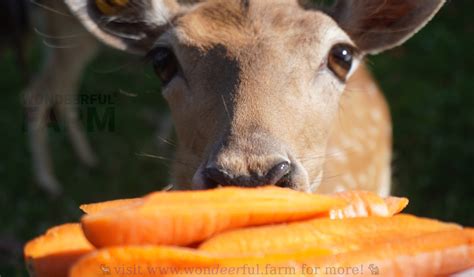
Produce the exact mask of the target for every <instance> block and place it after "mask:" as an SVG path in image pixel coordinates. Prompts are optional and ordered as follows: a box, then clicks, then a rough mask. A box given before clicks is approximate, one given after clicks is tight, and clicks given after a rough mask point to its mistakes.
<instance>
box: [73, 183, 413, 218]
mask: <svg viewBox="0 0 474 277" xmlns="http://www.w3.org/2000/svg"><path fill="white" fill-rule="evenodd" d="M266 191H267V195H266V196H267V197H278V194H279V193H280V190H279V188H277V187H273V190H272V187H270V186H269V187H267V188H266ZM246 192H247V191H245V190H244V191H242V192H241V193H246ZM334 196H335V197H337V198H340V199H342V200H345V201H347V206H345V207H344V208H342V207H341V208H336V209H333V210H331V212H330V216H331V217H332V218H349V217H362V216H371V215H377V216H392V215H394V214H397V213H399V212H401V211H402V210H403V209H404V208H405V207H406V206H407V205H408V199H406V198H399V197H388V198H386V199H383V198H381V197H379V196H377V195H376V194H374V193H372V192H366V191H348V192H342V193H337V194H334ZM226 197H229V195H228V192H227V191H226V190H225V189H221V190H219V191H212V190H208V191H202V192H200V193H199V194H197V193H195V192H193V191H179V192H176V191H171V192H154V193H151V194H149V195H147V196H145V197H143V198H131V199H121V200H114V201H106V202H100V203H94V204H85V205H81V206H80V208H81V210H82V211H84V212H85V213H87V214H91V213H98V212H100V211H103V210H105V209H116V208H123V207H126V206H129V205H139V203H140V201H143V200H144V199H146V201H152V202H161V203H165V202H166V203H169V202H172V203H177V202H185V203H186V204H189V202H190V201H193V202H196V201H197V202H201V201H223V200H225V199H226Z"/></svg>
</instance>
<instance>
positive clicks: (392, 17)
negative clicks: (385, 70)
mask: <svg viewBox="0 0 474 277" xmlns="http://www.w3.org/2000/svg"><path fill="white" fill-rule="evenodd" d="M444 3H445V0H338V1H336V3H335V4H334V6H333V8H332V11H331V12H330V13H331V14H332V16H333V17H334V18H335V20H336V21H337V22H338V23H339V25H340V26H341V27H342V28H343V29H344V30H345V31H346V32H347V33H348V34H349V35H350V36H351V38H352V39H353V40H354V41H355V42H356V44H357V46H358V47H359V48H360V49H361V50H362V51H364V52H365V53H368V54H377V53H380V52H382V51H384V50H387V49H390V48H393V47H395V46H398V45H400V44H402V43H404V42H405V41H406V40H408V39H409V38H410V37H412V36H413V35H414V34H415V33H417V32H418V31H419V30H420V29H421V28H423V27H424V26H425V24H426V23H428V21H430V20H431V18H433V16H434V15H435V14H436V13H437V12H438V11H439V9H440V8H441V7H442V6H443V4H444Z"/></svg>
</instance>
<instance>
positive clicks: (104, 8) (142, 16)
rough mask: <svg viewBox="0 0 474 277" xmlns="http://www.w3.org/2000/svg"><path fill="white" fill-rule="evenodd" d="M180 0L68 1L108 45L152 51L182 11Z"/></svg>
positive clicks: (70, 6)
mask: <svg viewBox="0 0 474 277" xmlns="http://www.w3.org/2000/svg"><path fill="white" fill-rule="evenodd" d="M176 1H177V0H65V2H66V4H67V5H68V6H69V8H70V10H71V11H72V13H73V14H74V15H76V16H77V17H78V18H79V20H80V21H81V22H82V23H83V25H84V26H85V27H86V28H87V29H88V30H89V31H90V32H91V33H93V34H94V35H95V36H96V37H98V38H99V39H100V40H102V41H103V42H104V43H105V44H108V45H109V46H112V47H114V48H118V49H120V50H124V51H127V52H132V53H136V54H143V53H146V52H148V51H149V50H150V48H151V47H152V46H153V44H154V41H155V40H156V39H157V37H158V36H159V35H160V34H161V33H163V32H164V31H165V30H166V29H167V28H168V27H169V21H170V20H172V18H173V17H174V16H176V14H177V13H178V12H179V11H180V8H181V7H180V5H179V4H178V2H176Z"/></svg>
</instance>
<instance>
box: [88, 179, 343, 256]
mask: <svg viewBox="0 0 474 277" xmlns="http://www.w3.org/2000/svg"><path fill="white" fill-rule="evenodd" d="M342 205H344V201H342V200H340V199H335V198H334V197H331V196H323V195H316V194H308V193H303V192H297V191H294V190H291V189H284V188H277V187H262V188H256V189H255V188H253V189H246V188H233V187H228V188H220V189H215V190H212V191H192V192H172V193H169V192H160V193H155V194H152V195H149V196H147V197H145V198H143V201H140V202H139V203H135V204H134V205H131V206H126V208H123V209H122V208H118V209H106V210H103V211H102V212H98V213H94V214H89V215H85V216H84V217H83V218H82V227H83V230H84V233H85V235H86V237H87V238H88V239H89V241H90V242H91V243H92V244H93V245H95V246H97V247H104V246H117V245H127V244H156V245H180V246H182V245H189V244H191V243H195V242H199V241H203V240H204V239H207V238H209V237H211V236H213V235H215V234H217V233H220V232H222V231H225V230H231V229H235V228H240V227H246V226H258V225H265V224H274V223H282V222H291V221H298V220H304V219H308V218H312V217H316V216H318V215H319V216H320V215H322V214H327V212H328V211H329V210H330V209H332V208H335V207H340V206H342Z"/></svg>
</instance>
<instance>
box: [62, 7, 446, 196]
mask: <svg viewBox="0 0 474 277" xmlns="http://www.w3.org/2000/svg"><path fill="white" fill-rule="evenodd" d="M64 2H65V4H66V5H67V6H68V7H69V9H70V11H71V13H72V14H73V15H75V16H76V17H77V18H78V20H79V21H80V22H81V23H82V25H83V26H84V27H85V28H86V29H87V30H88V31H89V32H90V33H91V34H92V35H94V36H95V37H96V38H98V39H99V40H100V41H101V42H102V43H105V44H106V45H108V46H110V47H113V48H116V49H119V50H122V51H125V52H128V53H130V54H134V55H140V56H142V57H144V58H146V59H147V60H149V61H150V63H151V65H152V66H153V70H154V72H155V73H156V75H157V82H161V84H162V95H163V97H164V98H165V100H166V101H167V102H168V104H169V107H170V111H171V117H172V121H173V123H174V128H175V132H176V136H177V142H178V144H177V149H176V153H175V158H174V164H173V169H172V173H171V179H172V180H171V181H172V183H173V184H175V185H176V186H177V187H179V188H183V189H212V188H215V187H217V186H244V187H257V186H263V185H276V186H281V187H287V188H291V189H295V190H300V191H305V192H310V193H314V192H317V193H334V192H338V191H344V190H354V189H360V190H367V191H372V192H376V193H377V194H379V195H382V196H387V195H389V194H390V193H391V159H392V123H391V118H390V111H389V107H388V104H387V102H386V100H385V98H384V96H383V94H382V91H381V89H380V88H379V86H378V84H377V82H376V81H375V80H374V78H373V77H372V75H371V73H370V71H369V70H368V68H367V66H366V64H365V58H366V57H367V56H369V55H375V54H379V53H381V52H383V51H386V50H389V49H392V48H394V47H397V46H399V45H401V44H402V43H404V42H405V41H407V40H408V39H409V38H411V37H412V36H413V35H415V34H416V33H417V32H418V31H419V30H421V29H422V28H423V27H424V26H425V25H426V24H427V23H428V22H429V21H430V20H431V19H432V18H433V17H434V16H435V14H436V13H437V12H438V11H439V10H440V9H441V7H442V6H443V4H444V3H445V0H419V1H411V0H370V1H369V0H357V1H356V0H337V1H334V3H332V4H330V5H329V4H328V5H323V4H321V3H319V4H318V3H314V1H304V0H195V1H193V0H64ZM55 27H58V26H55ZM91 52H93V51H91ZM65 66H66V67H67V66H68V65H67V64H65ZM65 114H68V112H65ZM69 116H72V117H74V116H73V115H69ZM66 117H67V116H66ZM71 132H72V133H74V130H71ZM79 145H81V143H80V144H79ZM78 148H79V151H78V152H81V151H83V150H84V149H86V150H87V147H86V148H84V149H80V148H81V147H78ZM82 153H83V154H84V156H85V157H83V158H85V160H91V159H89V158H90V157H87V156H90V155H88V151H83V152H82Z"/></svg>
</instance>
